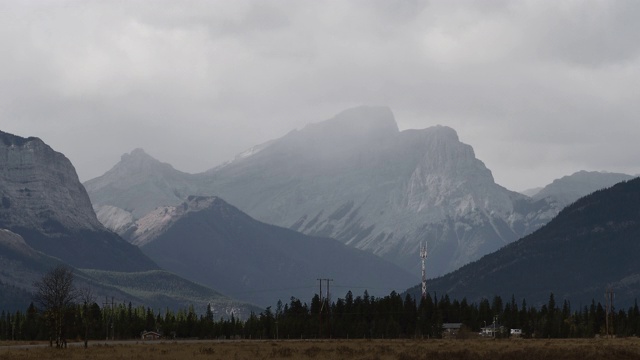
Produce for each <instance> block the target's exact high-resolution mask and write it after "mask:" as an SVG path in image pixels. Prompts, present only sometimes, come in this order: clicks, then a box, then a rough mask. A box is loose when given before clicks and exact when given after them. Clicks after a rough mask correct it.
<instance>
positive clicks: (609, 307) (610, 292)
mask: <svg viewBox="0 0 640 360" xmlns="http://www.w3.org/2000/svg"><path fill="white" fill-rule="evenodd" d="M614 296H615V293H614V292H613V289H612V288H607V291H605V293H604V297H605V299H606V300H607V305H606V309H607V315H606V318H605V323H606V329H607V337H609V336H611V335H610V333H609V330H610V329H611V330H613V321H611V324H609V314H612V313H613V298H614ZM612 320H613V319H612Z"/></svg>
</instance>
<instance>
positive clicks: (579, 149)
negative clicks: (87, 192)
mask: <svg viewBox="0 0 640 360" xmlns="http://www.w3.org/2000/svg"><path fill="white" fill-rule="evenodd" d="M638 15H640V5H638V3H637V2H633V1H615V2H601V1H576V2H573V1H568V2H556V1H482V2H478V1H444V0H442V1H428V2H427V1H411V0H407V1H397V2H389V1H364V0H363V1H322V2H315V1H189V2H175V1H119V2H118V1H104V2H102V1H83V2H77V1H53V2H33V3H22V2H12V1H5V2H0V42H1V43H2V44H3V48H4V53H5V54H8V56H3V57H2V58H0V129H2V130H4V131H9V132H14V133H17V134H19V135H23V136H39V137H41V138H43V139H44V140H45V141H46V142H48V143H49V144H51V145H52V146H53V147H54V148H56V149H58V150H60V151H62V152H64V153H65V154H66V155H67V156H68V157H69V158H70V159H71V160H72V161H73V163H74V164H75V165H76V168H77V170H78V172H79V174H80V176H81V178H82V179H83V180H87V179H89V178H92V177H95V176H98V175H100V174H102V173H103V172H104V171H106V170H107V169H108V168H110V167H111V166H112V165H113V164H114V163H115V162H116V161H118V159H119V157H120V155H121V154H122V153H124V152H128V151H130V150H132V149H134V148H136V147H144V148H145V149H146V150H147V151H148V152H149V153H151V154H152V155H154V156H156V157H158V158H159V159H161V160H163V161H167V162H170V163H172V164H173V165H174V166H175V167H177V168H178V169H181V170H185V171H190V172H196V171H203V170H205V169H207V168H210V167H213V166H215V165H216V164H219V163H221V162H223V161H225V160H228V159H231V158H232V157H233V156H234V155H235V154H236V153H238V152H241V151H242V150H244V149H246V148H248V147H250V146H252V145H255V144H257V143H261V142H264V141H267V140H269V139H272V138H276V137H279V136H282V135H284V134H285V133H287V132H288V131H290V130H292V129H294V128H300V127H302V126H304V125H305V124H308V123H310V122H317V121H321V120H324V119H327V118H330V117H331V116H333V115H334V114H335V113H337V112H339V111H341V110H343V109H345V108H347V107H350V106H356V105H361V104H372V105H389V106H390V107H391V108H392V109H393V111H394V113H395V114H396V118H397V120H398V123H399V125H400V127H401V128H403V129H404V128H424V127H428V126H432V125H435V124H444V125H449V126H451V127H453V128H455V129H456V130H457V131H458V133H459V135H460V138H461V140H462V141H464V142H466V143H468V144H470V145H472V146H473V147H474V149H475V150H476V155H477V156H478V157H479V158H480V159H481V160H483V161H484V162H485V163H486V164H487V166H488V167H489V168H490V169H491V170H492V171H493V173H494V176H495V178H496V180H497V181H498V183H500V184H502V185H505V186H507V187H509V188H512V189H524V188H527V187H533V186H539V185H544V184H546V183H548V182H550V181H551V180H553V179H554V178H557V177H560V176H563V175H566V174H568V173H571V172H573V171H577V170H581V169H586V170H609V171H623V172H627V173H638V172H640V171H639V170H638V169H639V168H640V166H639V165H638V162H637V160H636V159H635V156H634V154H635V153H637V151H638V145H636V144H637V138H638V135H640V129H639V127H640V123H639V122H638V121H637V119H636V114H638V110H640V109H639V107H640V106H639V105H638V102H637V100H636V99H635V92H636V90H635V89H636V87H637V84H638V83H640V82H639V81H640V71H639V64H640V59H639V51H638V50H639V47H640V41H639V40H640V39H638V37H639V36H640V35H639V34H640V28H639V27H640V25H638V22H637V21H635V19H637V18H638Z"/></svg>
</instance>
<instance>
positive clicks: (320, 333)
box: [316, 279, 324, 338]
mask: <svg viewBox="0 0 640 360" xmlns="http://www.w3.org/2000/svg"><path fill="white" fill-rule="evenodd" d="M316 280H318V282H320V311H319V312H318V315H319V317H320V325H319V328H318V338H321V337H322V308H323V307H324V302H323V301H322V279H316Z"/></svg>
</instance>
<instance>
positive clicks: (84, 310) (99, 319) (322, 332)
mask: <svg viewBox="0 0 640 360" xmlns="http://www.w3.org/2000/svg"><path fill="white" fill-rule="evenodd" d="M202 310H203V311H200V312H198V311H196V310H195V309H194V308H193V307H189V308H186V309H182V310H179V311H171V310H168V309H165V310H160V311H159V310H154V309H151V308H145V307H143V306H139V307H135V306H132V304H131V303H128V304H124V303H121V304H115V305H114V306H105V307H102V308H101V307H100V306H99V305H98V304H97V303H95V302H94V303H92V304H86V303H85V304H74V305H72V306H69V307H68V308H67V309H66V310H65V315H64V336H65V338H66V339H69V340H82V339H89V340H105V339H139V338H140V336H141V334H142V332H144V331H156V332H158V333H160V334H162V336H163V337H164V338H183V339H184V338H191V339H195V338H198V339H315V338H339V339H348V338H349V339H356V338H368V339H373V338H376V339H379V338H385V339H394V338H425V339H427V338H441V337H444V336H446V335H447V334H446V332H445V330H444V327H445V326H444V324H447V323H461V324H462V327H461V328H460V330H459V332H458V334H457V337H458V338H466V337H475V336H478V335H477V334H478V333H479V332H480V331H481V328H482V327H490V326H493V323H494V321H495V323H496V326H497V327H498V328H501V329H503V331H502V332H498V333H497V334H496V336H504V337H507V336H510V335H509V334H510V332H509V329H521V330H522V337H525V338H588V337H594V336H603V335H606V334H607V329H608V333H609V334H612V335H615V336H618V337H626V336H636V335H637V334H639V333H640V309H639V308H638V305H637V302H636V303H635V304H634V305H633V306H631V307H629V308H628V309H615V308H611V310H610V311H609V312H608V313H609V315H607V310H606V305H602V304H600V303H596V302H595V301H592V302H591V304H589V305H585V306H582V307H580V308H572V306H571V304H570V303H569V302H568V301H563V302H562V303H556V301H555V298H554V295H553V294H550V295H549V300H548V303H547V304H545V305H542V306H541V307H540V308H536V307H532V306H528V305H527V303H526V301H525V300H522V301H517V300H516V299H515V298H514V297H512V298H511V299H509V300H507V301H504V300H503V299H502V298H501V297H499V296H496V297H494V298H493V299H491V300H489V299H483V300H481V301H480V302H479V303H468V302H467V300H466V299H462V300H461V301H459V300H451V299H450V298H449V297H448V296H447V295H444V296H441V297H438V296H437V295H436V294H434V295H433V296H432V295H431V294H429V295H427V296H426V298H424V299H417V300H416V299H414V298H413V297H411V296H410V295H406V296H404V297H403V296H402V295H400V294H398V293H396V292H391V293H390V294H389V295H388V296H384V297H373V296H369V294H368V293H367V292H366V291H365V292H364V294H363V295H361V296H356V297H354V296H353V294H352V292H351V291H349V292H347V294H346V296H345V297H344V298H339V299H337V300H336V301H335V302H331V303H330V304H329V302H328V301H326V299H322V300H321V299H320V297H319V296H318V295H317V294H316V295H315V296H314V297H313V299H311V302H310V303H306V302H302V301H301V300H299V299H297V298H291V299H290V301H289V302H288V303H283V302H281V301H279V302H278V303H277V305H276V307H275V309H274V308H272V307H268V308H266V309H265V310H263V311H262V312H261V313H251V314H250V316H248V318H246V319H241V318H239V317H237V316H235V315H233V314H232V315H231V316H229V317H228V318H220V319H214V315H213V311H212V309H211V308H210V307H208V308H207V309H206V310H204V309H202ZM49 325H50V324H49V323H48V320H47V315H46V312H44V311H41V310H39V309H38V308H37V307H36V306H35V305H34V304H33V303H32V304H31V305H30V306H29V307H28V308H27V309H26V311H24V312H23V311H16V312H5V311H2V312H1V316H0V340H26V341H33V340H45V341H46V340H51V337H52V336H51V333H50V326H49Z"/></svg>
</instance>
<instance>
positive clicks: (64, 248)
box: [0, 133, 157, 270]
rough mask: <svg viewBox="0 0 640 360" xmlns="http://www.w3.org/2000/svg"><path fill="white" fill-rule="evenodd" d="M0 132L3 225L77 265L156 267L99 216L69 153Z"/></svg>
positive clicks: (0, 218)
mask: <svg viewBox="0 0 640 360" xmlns="http://www.w3.org/2000/svg"><path fill="white" fill-rule="evenodd" d="M0 136H1V137H2V139H1V140H2V141H0V228H4V229H8V230H10V231H12V232H14V233H16V234H18V235H20V236H21V237H22V238H23V239H24V241H25V242H26V243H27V244H28V245H29V246H31V247H32V248H33V249H35V250H37V251H40V252H42V253H45V254H47V255H50V256H54V257H57V258H59V259H61V260H63V261H66V262H68V263H69V264H71V265H73V266H78V267H83V268H90V267H92V268H100V269H109V270H114V269H155V268H157V266H156V265H155V264H154V263H153V262H152V261H150V260H149V259H148V258H147V257H145V256H144V255H143V254H142V253H141V252H140V251H139V249H136V248H135V247H132V246H131V245H129V244H127V243H126V242H125V241H124V240H123V239H121V238H120V237H118V236H117V235H115V234H113V233H112V232H110V231H108V230H107V229H106V228H105V227H104V226H103V225H102V224H101V223H100V222H99V221H98V219H97V217H96V214H95V213H94V211H93V207H92V205H91V201H90V200H89V195H88V194H87V191H86V190H85V188H84V186H82V184H81V183H80V180H79V179H78V175H77V174H76V171H75V168H74V167H73V165H72V164H71V162H70V161H69V159H67V158H66V157H65V156H64V155H63V154H61V153H59V152H56V151H54V150H53V149H52V148H51V147H49V146H48V145H47V144H45V143H44V142H43V141H42V140H40V139H37V138H26V139H25V138H20V137H17V136H15V135H10V134H6V133H2V134H0ZM14 244H17V242H15V241H14Z"/></svg>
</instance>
